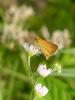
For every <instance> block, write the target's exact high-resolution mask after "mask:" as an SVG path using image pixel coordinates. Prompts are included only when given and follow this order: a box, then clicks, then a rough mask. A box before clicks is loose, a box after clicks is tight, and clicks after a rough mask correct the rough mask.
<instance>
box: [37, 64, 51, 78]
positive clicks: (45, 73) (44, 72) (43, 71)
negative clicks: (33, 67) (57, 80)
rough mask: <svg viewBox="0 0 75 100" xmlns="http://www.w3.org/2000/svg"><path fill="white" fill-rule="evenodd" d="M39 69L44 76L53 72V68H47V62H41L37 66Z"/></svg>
mask: <svg viewBox="0 0 75 100" xmlns="http://www.w3.org/2000/svg"><path fill="white" fill-rule="evenodd" d="M37 71H38V73H39V75H41V76H42V77H47V76H48V75H50V74H51V73H52V72H53V70H52V69H50V68H48V69H47V67H46V65H45V64H40V65H39V66H38V68H37Z"/></svg>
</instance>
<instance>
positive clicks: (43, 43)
mask: <svg viewBox="0 0 75 100" xmlns="http://www.w3.org/2000/svg"><path fill="white" fill-rule="evenodd" d="M28 38H29V39H27V42H31V41H32V42H31V43H36V45H37V46H38V47H39V48H40V50H41V51H42V53H43V54H44V55H45V57H46V59H49V57H50V56H52V55H53V54H54V53H55V52H56V50H57V48H58V46H57V45H56V44H54V43H52V42H49V41H47V40H44V39H41V38H40V37H38V36H37V35H35V34H33V33H32V34H29V36H28Z"/></svg>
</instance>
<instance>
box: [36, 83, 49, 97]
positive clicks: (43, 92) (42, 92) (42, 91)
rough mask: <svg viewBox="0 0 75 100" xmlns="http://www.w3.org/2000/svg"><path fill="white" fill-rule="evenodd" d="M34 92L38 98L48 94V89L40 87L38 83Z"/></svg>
mask: <svg viewBox="0 0 75 100" xmlns="http://www.w3.org/2000/svg"><path fill="white" fill-rule="evenodd" d="M35 91H36V93H37V94H38V95H40V96H45V95H46V94H47V93H48V88H47V87H45V86H42V84H41V83H38V84H36V85H35Z"/></svg>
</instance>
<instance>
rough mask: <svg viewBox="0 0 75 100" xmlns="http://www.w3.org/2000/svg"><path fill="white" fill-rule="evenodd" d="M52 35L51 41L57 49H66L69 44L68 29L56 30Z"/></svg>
mask: <svg viewBox="0 0 75 100" xmlns="http://www.w3.org/2000/svg"><path fill="white" fill-rule="evenodd" d="M52 34H53V35H52V41H53V42H54V43H56V44H57V45H58V48H59V49H62V48H65V47H68V46H69V45H70V44H71V40H70V35H69V30H68V29H64V30H63V31H61V30H56V31H54V32H53V33H52Z"/></svg>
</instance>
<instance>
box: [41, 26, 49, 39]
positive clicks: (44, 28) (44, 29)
mask: <svg viewBox="0 0 75 100" xmlns="http://www.w3.org/2000/svg"><path fill="white" fill-rule="evenodd" d="M41 32H42V35H43V37H44V38H45V39H46V40H50V34H49V31H48V28H47V27H46V26H43V27H42V28H41Z"/></svg>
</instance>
